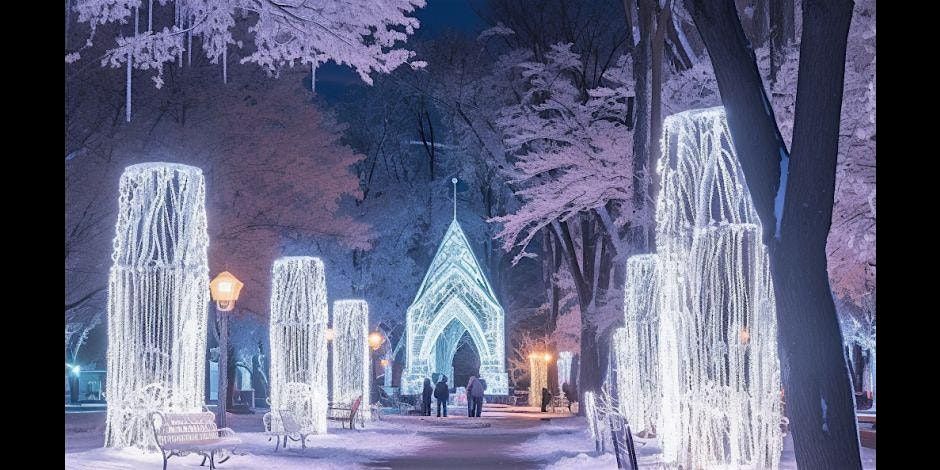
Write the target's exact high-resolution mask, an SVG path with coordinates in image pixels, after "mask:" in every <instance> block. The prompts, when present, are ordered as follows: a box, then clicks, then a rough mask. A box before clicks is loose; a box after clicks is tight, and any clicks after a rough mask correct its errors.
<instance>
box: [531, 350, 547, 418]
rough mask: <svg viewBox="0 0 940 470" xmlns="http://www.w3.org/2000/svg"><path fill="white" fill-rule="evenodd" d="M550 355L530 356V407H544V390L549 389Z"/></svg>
mask: <svg viewBox="0 0 940 470" xmlns="http://www.w3.org/2000/svg"><path fill="white" fill-rule="evenodd" d="M551 361H552V355H551V354H549V353H532V354H529V406H541V405H542V389H543V388H546V387H548V364H549V363H550V362H551Z"/></svg>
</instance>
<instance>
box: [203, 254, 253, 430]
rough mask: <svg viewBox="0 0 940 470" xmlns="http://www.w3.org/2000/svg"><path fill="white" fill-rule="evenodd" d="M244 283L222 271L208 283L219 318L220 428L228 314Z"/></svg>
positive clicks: (225, 387) (224, 399)
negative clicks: (226, 313)
mask: <svg viewBox="0 0 940 470" xmlns="http://www.w3.org/2000/svg"><path fill="white" fill-rule="evenodd" d="M242 286H244V284H243V283H242V282H241V281H239V280H238V279H237V278H236V277H235V276H233V275H232V273H230V272H228V271H223V272H222V273H220V274H219V275H218V276H216V277H215V279H213V280H212V282H210V283H209V292H210V293H211V294H212V300H214V301H215V305H216V317H217V318H218V320H219V415H218V417H217V418H216V420H217V422H218V426H219V427H220V428H224V427H225V406H226V403H227V401H228V396H227V395H228V315H225V314H223V313H222V312H230V311H232V310H234V309H235V301H236V300H238V294H239V293H240V292H241V290H242Z"/></svg>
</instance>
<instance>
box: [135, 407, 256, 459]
mask: <svg viewBox="0 0 940 470" xmlns="http://www.w3.org/2000/svg"><path fill="white" fill-rule="evenodd" d="M149 418H150V424H151V426H152V428H153V436H154V439H155V440H156V443H157V446H158V447H159V448H160V454H161V455H162V456H163V470H166V464H167V461H168V460H169V459H170V457H172V456H174V455H175V456H180V457H181V456H184V455H188V454H190V453H194V454H198V455H201V456H202V463H201V464H199V465H200V466H202V465H205V463H206V459H208V460H209V468H210V469H215V464H216V460H215V457H216V455H224V454H225V451H229V452H231V453H234V452H235V447H236V446H238V445H239V444H241V440H240V439H239V438H238V437H236V436H235V431H232V430H231V429H230V428H222V429H219V428H217V427H216V425H215V414H213V413H211V412H199V413H163V412H160V411H154V412H151V413H150V415H149ZM229 457H231V455H224V457H223V458H222V459H220V460H219V461H218V463H223V462H225V461H226V460H228V459H229Z"/></svg>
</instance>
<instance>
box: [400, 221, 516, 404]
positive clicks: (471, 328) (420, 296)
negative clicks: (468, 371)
mask: <svg viewBox="0 0 940 470" xmlns="http://www.w3.org/2000/svg"><path fill="white" fill-rule="evenodd" d="M504 323H505V314H504V311H503V308H502V306H500V304H499V302H498V301H497V300H496V295H495V294H494V293H493V289H492V287H490V283H489V281H487V279H486V276H485V275H484V274H483V271H482V270H481V269H480V265H479V263H477V260H476V257H475V256H474V255H473V250H472V249H471V248H470V242H469V240H467V236H466V235H465V234H464V232H463V229H462V228H461V227H460V224H459V223H458V222H457V219H456V217H455V218H454V220H453V222H451V224H450V227H448V229H447V232H446V233H445V234H444V240H443V241H442V242H441V245H440V246H439V247H438V249H437V254H435V255H434V260H433V261H432V262H431V266H430V268H428V272H427V274H425V276H424V281H422V283H421V287H420V288H419V289H418V293H417V295H416V296H415V300H414V302H412V304H411V306H410V307H408V314H407V326H408V331H407V333H406V347H407V359H406V363H405V371H404V373H403V374H402V383H401V386H402V393H403V394H408V395H411V394H418V393H421V388H422V384H423V382H424V379H425V378H430V377H431V374H433V373H435V372H440V373H443V374H445V375H447V376H448V379H449V380H450V383H451V384H453V377H452V376H453V374H452V371H451V367H450V364H451V361H452V360H453V355H454V353H455V352H456V350H457V347H456V346H457V342H458V341H460V338H461V337H462V336H463V334H464V333H465V332H466V333H469V336H470V339H471V341H472V342H473V346H474V348H475V349H476V351H477V353H478V354H479V356H480V377H481V378H483V379H484V380H485V381H486V384H487V390H486V391H487V394H490V395H506V394H507V393H508V392H509V376H508V374H507V373H506V360H505V359H506V354H505V325H504Z"/></svg>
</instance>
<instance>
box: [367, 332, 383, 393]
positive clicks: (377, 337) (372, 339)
mask: <svg viewBox="0 0 940 470" xmlns="http://www.w3.org/2000/svg"><path fill="white" fill-rule="evenodd" d="M384 342H385V338H384V337H383V336H382V333H379V330H378V327H376V330H375V331H373V332H372V333H369V347H370V348H372V352H373V353H375V352H376V351H378V350H379V348H380V347H382V343H384ZM369 369H370V370H371V374H372V376H371V377H369V383H370V384H372V383H373V381H374V380H375V358H374V357H370V358H369ZM369 388H370V390H369V395H370V396H369V402H370V403H374V402H375V401H374V400H373V399H372V396H371V395H373V394H375V387H372V386H370V387H369Z"/></svg>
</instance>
